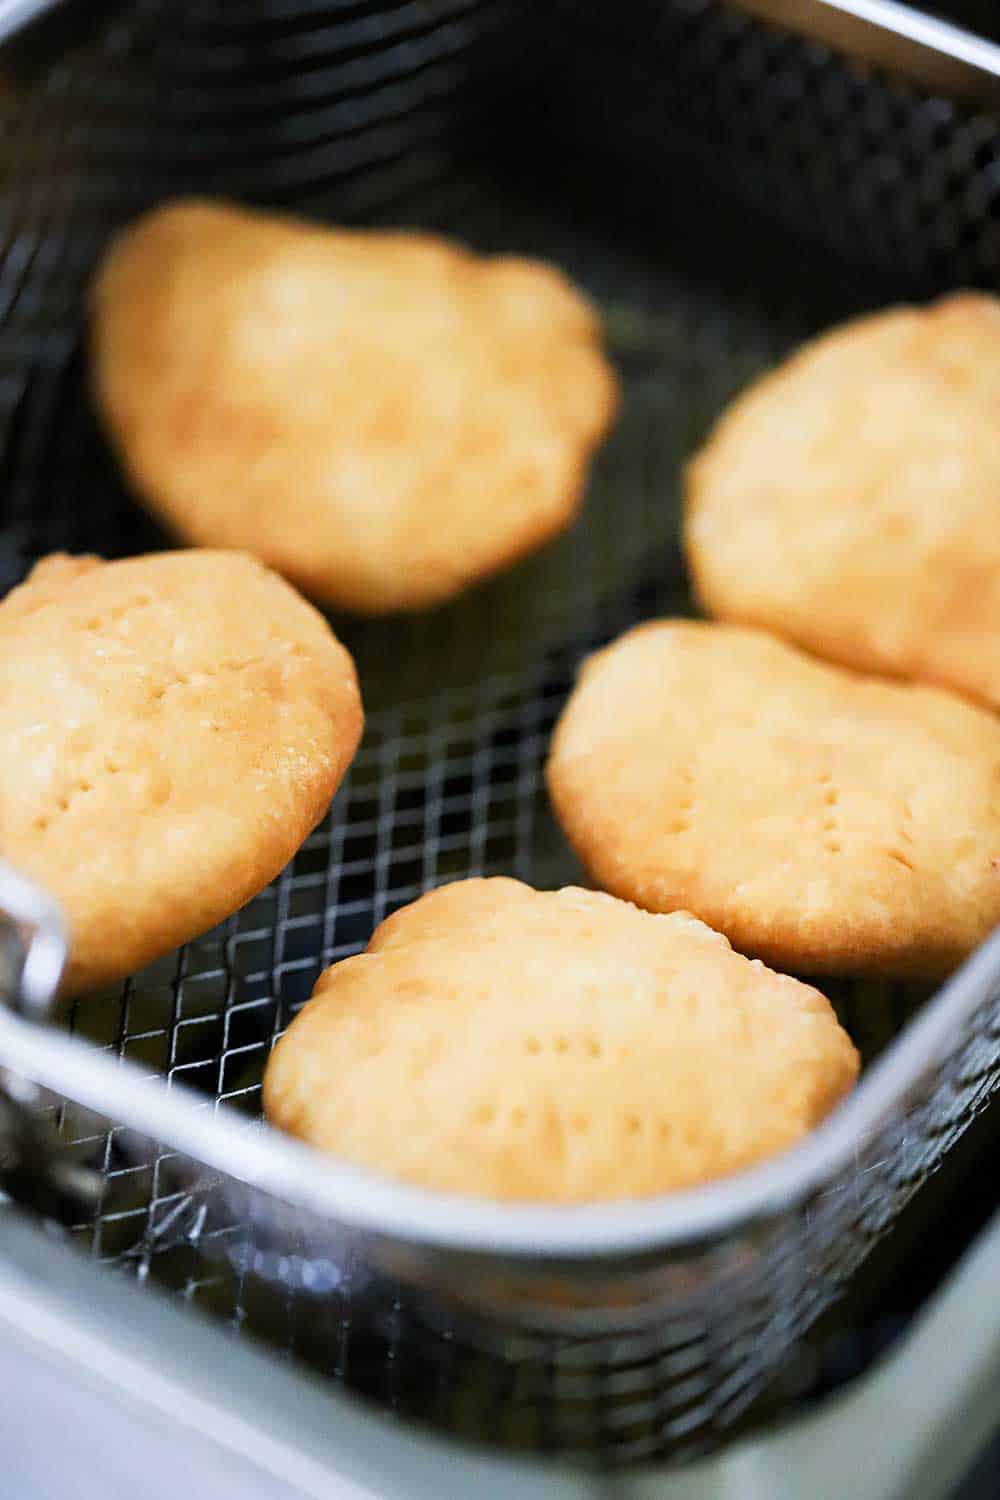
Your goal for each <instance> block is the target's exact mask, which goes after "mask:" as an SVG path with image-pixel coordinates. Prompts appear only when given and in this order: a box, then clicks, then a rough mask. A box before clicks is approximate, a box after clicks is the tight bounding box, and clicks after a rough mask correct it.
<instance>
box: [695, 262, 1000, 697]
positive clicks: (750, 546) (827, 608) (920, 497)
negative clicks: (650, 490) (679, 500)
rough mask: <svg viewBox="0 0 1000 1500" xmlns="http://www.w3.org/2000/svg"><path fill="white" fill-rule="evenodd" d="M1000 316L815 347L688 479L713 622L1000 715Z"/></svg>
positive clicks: (742, 407)
mask: <svg viewBox="0 0 1000 1500" xmlns="http://www.w3.org/2000/svg"><path fill="white" fill-rule="evenodd" d="M998 515H1000V300H998V299H997V298H996V297H991V296H987V295H985V294H979V293H972V292H963V293H960V294H956V295H953V296H950V297H946V298H944V299H943V300H942V301H939V302H937V303H935V304H934V305H933V306H930V307H923V308H912V307H903V308H894V309H891V310H890V311H888V312H881V313H878V314H876V315H874V316H872V317H867V318H862V319H859V320H858V321H856V322H852V323H848V324H846V325H845V326H843V327H841V328H837V329H834V331H833V332H832V333H828V334H826V335H824V336H823V337H822V338H819V339H816V340H815V341H814V342H813V343H811V344H807V345H806V346H805V348H803V349H802V350H800V351H799V352H798V353H797V354H796V355H794V356H793V357H792V358H791V359H789V360H788V361H786V363H784V364H783V365H781V366H779V368H778V369H776V370H774V371H773V372H772V373H770V374H768V375H766V376H764V378H763V379H761V380H759V381H758V382H757V383H756V384H754V385H753V386H751V388H750V389H749V390H748V391H747V392H746V393H745V394H744V395H743V396H741V397H740V398H739V399H738V400H737V401H736V402H735V403H734V404H733V406H732V407H731V408H730V409H729V410H728V411H727V412H726V413H725V415H724V416H723V418H722V420H721V421H720V422H719V424H718V426H717V427H716V429H715V431H714V432H713V433H712V435H711V437H710V438H709V440H708V442H707V443H706V445H705V447H704V448H703V449H702V451H701V452H700V453H699V454H698V455H697V457H696V458H695V459H694V460H693V462H692V463H691V465H690V467H689V470H688V475H687V502H686V545H687V554H688V559H689V562H690V566H691V570H692V573H693V576H694V582H695V588H696V591H697V594H698V596H699V598H700V600H701V603H702V604H703V606H704V607H705V609H706V611H707V612H708V613H709V614H712V615H716V616H718V617H719V618H720V619H724V620H732V621H738V622H742V623H745V624H750V625H758V626H762V627H764V628H766V629H770V630H774V631H776V632H777V633H778V634H779V635H783V636H786V637H788V638H789V639H791V640H794V641H796V642H798V643H799V644H800V645H802V646H805V647H806V648H807V649H809V650H811V651H815V652H816V653H817V654H818V655H820V656H825V657H828V658H829V659H830V660H832V661H837V662H841V663H843V664H845V665H847V666H852V667H856V668H860V669H862V670H864V671H872V672H883V673H886V674H889V675H892V676H902V677H909V678H915V679H917V680H920V681H926V682H935V683H938V684H940V685H942V686H945V687H953V688H955V689H957V690H958V691H960V692H963V693H966V694H968V695H970V696H972V697H975V698H978V699H981V700H982V701H983V702H985V703H987V704H990V705H991V706H994V707H997V706H1000V525H998Z"/></svg>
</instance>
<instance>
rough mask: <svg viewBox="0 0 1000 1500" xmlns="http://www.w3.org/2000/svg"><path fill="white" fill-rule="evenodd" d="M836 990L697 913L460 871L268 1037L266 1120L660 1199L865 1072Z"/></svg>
mask: <svg viewBox="0 0 1000 1500" xmlns="http://www.w3.org/2000/svg"><path fill="white" fill-rule="evenodd" d="M857 1071H858V1057H857V1053H856V1052H855V1050H854V1047H853V1046H852V1044H851V1042H850V1040H849V1038H848V1037H847V1035H846V1033H845V1032H844V1031H843V1030H842V1029H841V1027H840V1026H839V1024H838V1022H837V1019H836V1017H835V1015H834V1013H833V1011H832V1009H831V1007H830V1005H829V1003H828V1002H827V1001H826V999H825V998H824V997H823V996H822V995H821V994H819V993H818V991H816V990H814V989H810V988H809V987H808V986H807V985H804V984H800V983H799V982H798V981H797V980H794V979H789V978H787V977H785V976H784V975H781V974H773V973H771V971H770V970H769V969H765V968H764V966H763V965H762V964H760V963H752V962H751V961H750V960H749V959H746V958H743V957H741V956H740V955H739V954H737V953H734V952H733V950H732V949H731V948H730V946H729V944H728V942H727V941H726V939H725V938H723V937H720V936H719V934H718V933H715V932H712V931H710V929H709V928H707V927H706V926H704V924H703V923H701V922H698V921H696V920H695V919H694V918H693V917H690V916H688V915H687V914H686V913H680V912H678V913H674V914H672V915H670V916H651V915H650V914H649V913H647V912H641V911H638V910H637V909H636V908H635V907H634V906H630V905H629V904H628V903H627V902H624V901H617V900H615V899H614V898H613V897H611V896H605V895H601V894H599V893H597V892H594V891H582V890H575V889H572V888H570V889H566V890H562V891H534V890H532V889H530V887H528V886H525V885H521V884H520V882H519V881H516V880H506V879H492V880H463V881H460V882H458V883H456V884H454V885H448V886H443V887H441V888H440V889H438V890H436V891H433V892H431V893H430V894H429V895H426V896H423V897H421V899H420V900H419V901H415V902H414V903H413V904H412V905H411V906H407V907H405V908H403V910H401V911H398V912H396V913H395V915H394V916H392V917H390V918H389V919H388V921H386V922H384V923H383V924H382V926H381V927H380V928H379V929H378V931H377V932H376V933H375V936H374V937H373V938H372V940H371V943H370V944H369V947H368V951H367V953H364V954H361V955H359V956H358V957H356V958H348V959H345V960H344V961H343V962H341V963H338V964H334V966H333V967H332V968H330V969H327V971H326V973H325V974H323V975H322V976H321V978H320V980H319V983H318V984H317V986H316V990H315V992H314V994H313V998H312V1000H311V1001H310V1002H309V1004H308V1005H307V1006H306V1007H305V1009H304V1010H303V1011H302V1012H301V1013H300V1014H299V1015H298V1016H297V1018H296V1019H295V1020H294V1021H293V1023H292V1025H291V1027H290V1028H289V1030H288V1031H287V1032H286V1033H285V1035H284V1037H283V1038H282V1040H281V1041H280V1042H279V1043H278V1046H277V1048H276V1049H275V1051H274V1053H273V1054H272V1056H271V1060H270V1063H269V1065H268V1069H267V1072H266V1075H265V1079H264V1105H265V1109H266V1111H267V1114H268V1116H269V1118H270V1119H271V1121H272V1122H273V1123H274V1124H275V1125H278V1126H280V1127H281V1128H283V1129H285V1130H288V1131H291V1132H292V1133H293V1134H295V1135H298V1136H301V1137H302V1138H303V1139H305V1140H307V1141H310V1142H311V1143H312V1144H313V1145H315V1146H318V1147H320V1148H321V1149H322V1150H324V1151H330V1152H333V1153H336V1154H337V1155H339V1156H342V1157H344V1158H346V1159H347V1160H349V1161H352V1162H355V1163H358V1164H360V1165H362V1166H365V1167H370V1168H374V1169H375V1170H377V1171H380V1172H384V1173H387V1174H389V1175H391V1176H393V1177H400V1178H403V1179H404V1180H406V1181H408V1182H411V1183H417V1184H419V1185H421V1186H423V1187H428V1188H437V1189H440V1190H443V1191H446V1192H455V1193H466V1194H471V1195H474V1196H476V1197H484V1198H498V1199H535V1200H539V1199H540V1200H545V1201H549V1202H553V1203H582V1202H587V1201H592V1200H600V1199H616V1198H636V1197H646V1196H649V1195H652V1194H656V1193H663V1192H667V1191H668V1190H670V1189H673V1188H681V1187H688V1186H691V1185H692V1184H695V1183H701V1182H705V1181H707V1180H708V1179H710V1178H714V1177H720V1176H723V1175H725V1174H726V1173H729V1172H734V1171H737V1170H738V1169H739V1168H741V1167H747V1166H750V1165H751V1164H752V1163H754V1162H757V1161H760V1160H761V1159H762V1158H764V1157H767V1156H771V1155H773V1154H774V1153H775V1152H778V1151H782V1150H784V1149H785V1148H786V1147H788V1146H790V1145H792V1143H793V1142H795V1141H796V1140H798V1139H799V1137H800V1136H802V1135H803V1134H804V1133H805V1132H806V1131H808V1130H809V1129H811V1127H812V1126H814V1125H815V1124H816V1123H817V1122H818V1121H819V1120H821V1119H822V1118H823V1116H824V1115H825V1114H827V1113H828V1111H829V1110H830V1109H832V1108H833V1106H834V1105H835V1104H836V1103H837V1101H838V1100H839V1099H840V1098H841V1097H842V1095H844V1094H845V1093H846V1092H847V1091H848V1090H849V1089H850V1088H851V1086H852V1084H853V1083H854V1080H855V1078H856V1076H857Z"/></svg>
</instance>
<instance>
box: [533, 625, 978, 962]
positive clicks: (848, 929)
mask: <svg viewBox="0 0 1000 1500" xmlns="http://www.w3.org/2000/svg"><path fill="white" fill-rule="evenodd" d="M547 774H548V784H549V790H550V793H551V796H552V801H553V803H554V806H555V810H556V813H557V815H558V818H559V821H560V822H561V824H562V826H563V828H564V830H565V832H566V834H567V835H568V837H569V839H570V842H571V843H572V845H573V847H574V848H575V850H576V851H577V853H578V855H579V856H580V858H581V859H582V861H583V863H584V865H585V866H586V867H587V869H588V870H589V872H590V873H591V875H592V876H593V877H594V878H595V879H596V880H597V881H598V883H599V884H600V885H602V886H604V887H605V888H606V889H607V890H610V891H614V892H615V894H616V895H618V896H624V897H627V898H628V899H629V900H632V901H635V902H636V903H637V904H638V905H640V906H643V907H646V908H648V909H649V910H652V911H672V910H674V909H676V908H679V907H683V908H685V909H686V910H688V911H693V912H694V913H695V914H696V915H697V916H699V917H701V918H702V919H703V920H704V921H706V922H708V923H710V924H711V926H713V927H715V928H718V930H719V931H720V932H724V933H725V934H726V936H727V937H728V938H729V939H730V940H731V941H732V943H733V944H734V946H735V947H737V948H739V949H740V950H741V951H742V952H745V953H752V954H756V955H758V956H759V957H761V958H763V959H764V960H765V961H766V962H767V963H771V964H774V965H775V966H776V967H777V968H782V969H790V970H792V971H793V972H798V973H807V974H808V973H812V974H820V973H848V974H850V973H858V974H861V973H871V974H883V975H915V976H924V975H926V976H928V977H930V976H938V975H941V974H943V973H946V972H948V971H949V970H950V969H952V968H953V967H954V966H955V965H956V964H957V963H958V962H959V961H960V960H961V959H963V958H964V957H965V956H966V955H967V954H968V953H969V952H970V951H971V949H973V948H974V947H975V946H976V944H978V943H979V942H980V941H981V940H982V939H983V938H985V937H986V936H987V934H988V933H989V932H990V930H991V929H992V928H993V927H994V926H995V925H996V924H997V923H998V922H1000V868H998V867H1000V724H998V723H997V721H996V720H995V719H994V717H993V716H992V715H991V714H989V713H987V712H986V711H985V710H984V709H981V708H977V707H974V706H973V705H972V704H969V703H967V702H966V701H965V700H963V699H961V698H959V697H957V696H955V695H954V694H951V693H946V692H942V691H941V690H940V689H937V688H929V687H919V686H912V685H909V684H905V683H892V682H884V681H881V680H877V679H875V678H866V677H860V676H857V675H855V674H854V673H852V672H848V671H845V670H844V669H843V668H841V667H833V666H829V665H827V664H825V663H822V662H817V661H815V660H812V659H810V658H809V657H807V656H804V655H803V654H802V653H801V652H799V651H798V650H796V649H795V648H794V647H791V646H787V645H785V644H783V643H782V642H780V641H778V640H776V639H775V638H774V637H772V636H768V635H765V634H764V633H763V632H761V631H756V630H749V629H745V628H741V627H739V626H726V625H714V624H708V623H705V622H698V621H693V620H673V621H671V620H665V621H658V622H654V623H652V624H647V625H641V626H639V627H638V628H636V629H634V630H631V631H629V632H628V633H627V634H626V635H624V636H622V637H621V638H620V639H619V640H618V641H616V642H615V643H614V644H613V645H611V646H609V647H607V648H606V649H605V650H603V651H600V652H598V653H597V655H595V656H593V657H591V658H590V660H589V661H588V662H587V663H586V664H585V665H584V668H583V671H582V673H581V675H580V679H579V681H578V683H577V686H576V688H575V690H574V692H573V693H572V695H571V697H570V699H569V701H568V703H567V705H566V707H565V709H564V710H563V713H562V715H561V717H560V719H559V722H558V725H557V727H556V732H555V736H554V739H553V744H552V751H551V755H550V759H549V763H548V773H547Z"/></svg>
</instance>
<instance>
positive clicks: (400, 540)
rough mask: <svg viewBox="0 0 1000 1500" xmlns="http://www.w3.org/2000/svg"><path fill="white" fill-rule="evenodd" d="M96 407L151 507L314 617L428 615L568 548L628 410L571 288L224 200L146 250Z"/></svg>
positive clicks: (106, 286) (158, 223)
mask: <svg viewBox="0 0 1000 1500" xmlns="http://www.w3.org/2000/svg"><path fill="white" fill-rule="evenodd" d="M93 365H94V381H95V385H96V392H97V398H98V403H99V406H100V408H101V409H102V411H103V413H104V416H105V419H106V421H107V425H108V429H109V431H110V433H111V434H112V436H113V438H114V440H115V442H116V444H117V447H118V450H119V453H120V455H121V458H122V461H123V463H124V466H125V468H126V470H127V471H128V473H129V475H130V476H131V479H132V481H133V482H134V484H135V487H136V489H137V491H138V493H139V494H140V495H141V496H142V497H143V498H144V499H145V500H146V501H147V502H148V504H149V505H150V506H151V507H152V509H153V510H154V511H156V512H158V513H159V515H160V516H162V517H163V518H164V519H165V520H166V521H167V522H168V523H169V524H170V525H171V526H173V527H174V529H175V530H176V531H177V532H178V533H179V534H180V535H182V536H184V537H186V538H187V539H189V540H190V541H193V542H196V543H199V544H201V545H203V546H225V547H245V548H247V549H248V550H250V551H252V552H254V553H256V554H257V555H258V556H259V557H261V558H263V560H264V561H265V562H267V563H269V564H270V565H271V566H272V567H274V568H277V569H278V570H279V572H282V573H284V574H285V576H286V577H288V578H290V579H291V580H292V581H293V582H294V583H296V584H298V585H299V586H300V587H301V588H303V589H304V590H305V591H306V592H307V593H310V594H312V595H313V596H314V597H315V598H317V599H320V600H323V601H326V602H327V603H329V604H331V605H339V606H343V607H345V608H348V609H352V610H360V611H366V612H368V611H370V612H377V611H382V610H395V609H414V608H419V607H422V606H426V605H430V604H434V603H437V602H438V601H439V600H443V599H447V598H448V597H449V596H451V595H453V594H456V593H457V592H458V591H459V590H460V589H462V588H464V587H465V586H466V585H467V584H469V583H471V582H473V581H474V580H475V579H477V578H480V577H481V576H483V575H484V574H487V573H492V572H494V571H496V570H497V569H499V568H502V567H504V566H505V565H506V564H508V563H510V562H512V561H513V560H514V559H516V558H518V557H521V556H522V555H523V554H525V553H527V552H530V551H532V549H534V548H536V547H538V546H539V545H541V543H543V542H545V541H546V540H547V539H548V538H550V537H552V536H554V535H556V534H557V533H558V532H560V531H562V530H564V529H565V527H566V526H567V525H568V524H569V523H570V521H571V520H572V518H573V516H574V515H575V513H576V511H577V508H578V506H579V504H580V500H581V497H582V492H583V486H584V481H585V477H586V471H587V461H588V458H589V455H590V453H591V451H592V450H593V448H594V446H595V445H596V443H597V442H598V441H599V439H600V438H601V437H602V436H603V435H604V433H605V432H606V430H607V428H608V426H609V424H610V422H611V419H612V416H613V414H614V411H615V407H616V404H617V382H616V379H615V376H614V374H613V373H612V370H611V368H610V366H609V365H608V363H607V361H606V360H605V358H604V356H603V354H602V353H601V348H600V328H599V324H598V320H597V317H596V314H595V313H594V311H593V309H592V308H591V307H590V305H589V303H588V302H587V301H586V300H585V299H584V297H583V296H582V295H581V294H580V293H579V292H577V291H576V290H575V289H574V288H573V287H572V286H571V285H570V283H569V282H568V281H567V280H566V278H565V277H564V276H562V275H561V274H560V273H559V272H558V271H556V270H554V269H552V268H551V267H549V266H545V265H541V264H538V263H535V262H531V261H527V260H518V259H513V258H509V257H502V258H499V259H494V260H486V259H483V258H481V257H479V256H476V255H473V254H471V253H470V252H469V251H467V250H464V249H462V248H460V247H459V246H457V245H453V244H450V243H448V242H446V241H444V240H440V239H435V238H433V237H431V236H429V235H422V234H403V233H373V232H356V231H347V230H334V229H329V228H321V227H319V226H315V225H309V224H306V223H304V222H300V221H297V220H294V219H290V218H280V217H277V216H272V215H267V214H262V213H256V212H249V211H247V210H244V209H240V208H236V207H230V206H226V205H223V204H213V203H209V202H183V203H176V204H174V205H172V206H169V207H167V208H163V209H160V210H158V211H156V212H154V213H152V214H150V215H148V216H147V217H146V218H144V219H141V220H140V221H139V223H138V224H136V225H134V226H133V227H132V228H131V229H129V230H127V231H126V232H125V234H124V235H123V236H122V237H121V238H120V239H119V240H118V241H117V242H116V243H115V245H114V246H113V248H112V250H111V252H110V253H109V255H108V256H107V258H106V259H105V261H104V264H103V267H102V268H101V270H100V273H99V275H98V278H97V282H96V285H95V288H94V295H93Z"/></svg>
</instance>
